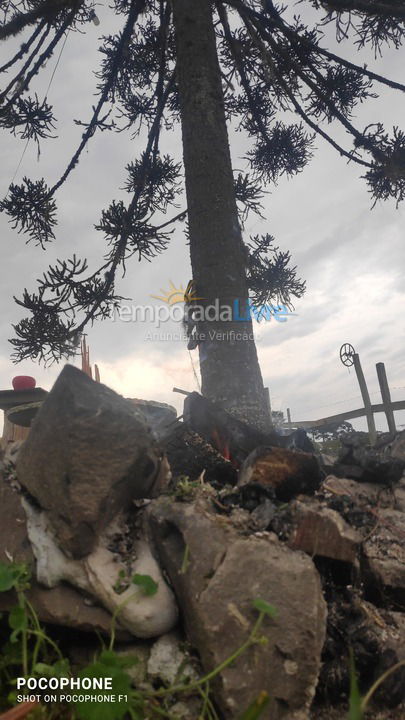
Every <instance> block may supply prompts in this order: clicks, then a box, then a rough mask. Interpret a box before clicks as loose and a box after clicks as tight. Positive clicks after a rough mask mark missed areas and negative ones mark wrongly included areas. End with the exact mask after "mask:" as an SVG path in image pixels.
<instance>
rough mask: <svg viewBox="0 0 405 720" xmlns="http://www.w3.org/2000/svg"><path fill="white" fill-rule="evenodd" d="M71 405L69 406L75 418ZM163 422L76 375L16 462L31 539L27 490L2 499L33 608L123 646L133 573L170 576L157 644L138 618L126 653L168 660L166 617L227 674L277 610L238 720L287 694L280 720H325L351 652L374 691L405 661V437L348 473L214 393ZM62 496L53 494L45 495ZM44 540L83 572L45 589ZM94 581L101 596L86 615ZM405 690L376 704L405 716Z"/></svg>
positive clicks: (60, 571)
mask: <svg viewBox="0 0 405 720" xmlns="http://www.w3.org/2000/svg"><path fill="white" fill-rule="evenodd" d="M84 382H85V390H86V392H85V393H84V392H83V388H82V386H83V383H84ZM62 389H63V393H62V394H63V395H64V396H66V397H69V398H70V401H69V404H66V403H65V404H63V405H62V406H61V405H60V403H58V397H59V396H60V394H61V392H62ZM79 390H81V391H80V392H79ZM58 393H59V395H58ZM86 398H87V399H86ZM85 400H86V408H87V409H88V412H87V411H86V412H85V413H84V412H83V402H84V401H85ZM158 411H159V412H158ZM153 413H154V415H156V413H157V414H158V416H159V418H158V421H159V422H158V427H155V428H154V427H153V424H154V418H153V417H148V420H149V423H148V424H149V426H152V427H149V428H148V427H147V424H145V421H144V419H142V417H143V416H142V410H141V408H140V403H139V401H137V403H136V407H135V409H134V406H133V404H132V405H131V406H129V405H127V404H126V401H123V399H122V398H119V397H118V396H115V394H111V391H108V392H107V389H106V388H104V387H103V386H101V385H100V384H98V383H93V382H92V381H91V380H90V379H86V380H85V381H84V380H83V378H82V376H81V374H80V373H79V371H76V370H73V369H70V370H65V371H64V373H63V374H62V375H61V379H60V380H59V384H58V385H57V386H56V388H55V390H52V391H51V393H50V394H49V396H48V399H47V401H46V402H45V403H44V405H43V407H42V408H41V410H40V413H39V418H38V421H36V422H35V425H34V427H33V428H32V431H31V434H30V436H29V439H28V440H27V441H25V444H24V445H23V446H22V449H21V452H20V456H19V458H18V459H17V474H19V478H18V479H19V481H20V483H21V485H22V487H24V488H25V492H26V493H27V492H28V490H29V492H30V493H31V494H32V496H33V497H34V498H36V503H37V504H36V505H35V504H33V503H31V506H32V507H31V506H30V512H29V518H28V526H30V527H28V535H27V520H24V517H25V515H24V512H26V511H24V510H23V509H22V506H21V500H22V499H24V498H22V494H21V492H20V490H19V487H20V486H19V485H18V483H16V482H15V478H14V480H13V482H10V481H7V478H6V477H4V479H3V481H2V482H1V483H0V500H1V504H0V521H1V522H0V536H1V534H2V526H4V528H5V527H6V524H7V523H6V521H5V518H8V519H10V518H18V523H17V522H16V523H15V524H13V523H14V521H13V523H11V526H10V521H9V527H8V529H7V532H6V531H5V530H4V528H3V541H1V538H0V551H1V547H2V546H3V545H4V547H7V548H8V550H9V551H11V553H12V555H13V557H17V558H18V557H20V556H21V559H22V560H25V561H26V562H28V564H29V566H30V567H31V568H32V569H33V572H35V568H36V569H37V583H36V584H35V586H34V588H33V597H32V600H33V603H34V605H35V606H36V607H37V611H38V612H39V615H40V617H41V619H43V620H44V621H46V622H51V623H53V624H55V623H56V624H59V625H62V626H64V627H66V626H70V627H75V628H78V629H80V630H84V629H85V630H89V629H97V630H99V631H101V632H102V633H104V634H108V632H109V623H110V614H111V612H112V610H113V608H114V606H115V604H116V603H117V602H122V599H123V595H124V597H125V593H126V592H128V580H129V578H130V577H131V576H132V574H133V572H134V571H136V572H138V573H139V572H141V573H143V574H151V575H152V576H153V577H154V576H155V574H157V573H160V574H158V575H156V576H157V577H159V578H160V579H159V587H160V588H161V589H162V590H164V596H163V597H161V599H160V600H159V604H157V605H156V608H155V610H154V620H153V627H151V626H150V624H148V625H147V626H146V625H145V618H140V617H139V614H138V610H139V608H138V607H133V608H131V606H128V614H127V616H126V617H125V618H124V621H125V623H124V625H123V627H121V629H120V632H121V633H122V635H121V637H122V638H123V639H124V638H125V637H126V638H128V636H129V637H132V638H133V637H134V636H135V638H142V637H152V635H155V637H156V636H157V637H159V640H158V641H156V642H159V641H160V639H161V638H164V637H167V635H164V634H163V635H162V632H164V630H163V631H162V625H161V618H162V616H163V615H164V616H165V618H166V619H165V625H164V628H165V629H166V632H167V630H168V629H170V628H172V627H174V626H176V623H177V614H178V613H179V616H180V618H181V620H180V624H177V626H176V627H177V631H179V632H180V635H181V636H182V637H184V635H185V636H186V638H187V639H188V641H189V642H190V643H191V645H192V647H194V648H195V649H196V650H197V652H198V655H199V657H200V659H201V661H202V665H203V667H204V671H205V672H207V671H210V670H212V669H213V665H212V663H213V662H214V660H215V662H216V664H218V663H220V662H221V661H222V660H223V658H224V652H225V649H224V643H225V645H226V651H227V652H228V651H229V653H230V652H232V651H233V650H234V649H235V647H237V646H238V643H239V641H240V643H243V642H244V640H245V639H246V637H245V636H246V628H248V627H250V625H251V623H252V622H254V620H255V616H254V612H253V611H252V598H254V597H263V598H264V599H265V600H267V601H269V602H271V603H272V604H275V605H276V606H277V607H278V609H279V618H278V619H277V620H275V621H274V622H273V623H272V624H271V625H269V627H268V628H266V633H267V631H268V635H267V640H268V643H267V647H266V649H265V650H264V651H263V652H264V653H265V656H264V658H263V662H262V663H261V664H260V667H258V666H257V663H255V662H253V658H252V657H250V656H249V657H246V658H244V659H241V660H240V661H239V664H238V665H237V666H236V667H235V668H234V667H232V668H231V669H230V670H229V672H224V673H223V674H222V675H221V684H219V685H218V688H216V689H214V693H216V694H215V699H216V701H217V704H218V706H219V708H220V710H221V714H220V715H219V716H220V717H221V718H224V719H225V718H226V720H228V718H232V720H233V718H234V717H235V703H236V704H237V707H245V706H247V705H248V703H249V702H250V701H251V699H252V697H254V696H257V694H258V693H259V692H260V689H263V688H264V687H266V688H267V687H270V684H271V685H272V687H273V685H274V683H276V690H275V691H274V692H275V700H274V702H273V704H272V706H271V713H270V714H269V715H268V716H265V720H267V718H270V717H271V719H272V720H284V718H290V717H296V715H295V714H294V713H296V712H299V713H301V714H300V715H299V717H300V718H301V717H302V718H305V720H308V718H309V717H314V716H312V715H310V712H315V713H317V712H318V710H319V717H323V715H322V712H323V710H322V708H323V707H325V706H328V704H329V706H330V704H336V703H340V702H341V701H344V700H345V699H347V690H348V652H349V648H350V647H352V648H353V651H354V656H355V659H356V667H357V670H358V672H359V680H360V685H361V689H362V690H366V689H368V687H369V686H370V684H371V683H372V682H373V680H375V679H376V678H377V677H378V676H379V674H381V672H383V671H384V669H386V668H387V667H388V666H392V665H394V664H395V663H396V662H398V661H401V660H403V659H404V658H405V643H404V636H405V620H404V619H405V612H404V611H405V533H404V519H405V482H404V479H403V477H402V471H401V473H400V470H401V469H403V468H404V467H405V462H404V460H405V434H404V433H402V434H399V435H398V436H397V437H395V438H391V439H390V441H389V442H388V441H387V442H384V443H383V444H381V447H379V448H374V449H373V450H371V449H369V448H367V447H363V443H362V442H361V440H362V438H361V436H360V437H354V438H350V439H349V441H347V439H345V444H344V446H343V448H342V453H341V455H340V457H339V459H338V460H336V462H334V461H333V460H331V459H329V460H328V461H327V462H328V465H326V463H325V461H324V460H323V459H322V456H321V455H319V453H317V452H315V450H314V447H313V446H312V444H311V442H310V441H309V439H308V438H307V436H306V435H305V433H303V432H302V431H300V432H297V433H295V434H292V435H291V436H290V437H280V436H278V435H276V434H275V433H270V434H264V433H258V431H257V430H255V429H252V428H250V427H249V426H247V425H245V424H244V423H242V422H241V421H239V420H235V419H234V418H233V417H231V416H230V415H228V413H226V412H225V411H224V410H222V408H219V407H218V406H217V405H215V404H214V403H211V402H209V401H208V400H206V399H205V398H202V397H201V396H200V395H198V394H197V393H192V394H191V395H189V396H188V397H187V398H186V403H185V412H184V420H183V421H182V422H181V421H180V420H179V419H173V412H172V411H171V410H170V408H167V407H165V408H163V406H162V407H161V408H155V407H153ZM93 418H96V420H95V421H94V420H93ZM50 420H52V422H51V421H50ZM128 422H130V427H129V426H128ZM67 438H68V445H69V452H66V445H67ZM134 441H136V442H134ZM148 459H149V461H150V462H149V463H148V462H147V460H148ZM152 466H153V467H152ZM347 468H348V470H347V472H346V474H345V472H344V470H346V469H347ZM169 470H170V471H171V474H172V479H171V480H170V479H169ZM3 474H4V473H3ZM67 474H68V477H69V485H68V487H67V486H66V477H67ZM400 475H401V476H400ZM89 478H91V482H89ZM45 480H46V481H47V482H48V483H51V482H52V493H50V492H49V493H48V494H46V495H44V493H43V484H44V481H45ZM123 483H124V484H125V486H126V488H127V490H128V491H130V492H129V494H127V492H125V493H124V492H123V488H122V485H123ZM49 487H51V485H49ZM76 487H78V488H80V489H81V490H83V491H86V492H87V495H86V492H85V493H84V494H83V492H82V491H80V492H76V491H75V490H74V489H75V488H76ZM27 489H28V490H27ZM40 491H41V492H42V494H41V492H40ZM89 493H90V495H89ZM37 496H38V497H37ZM145 498H148V499H145ZM28 499H29V498H28ZM62 500H63V501H64V502H65V505H64V508H65V509H64V513H63V519H64V524H63V525H62V526H61V525H60V522H59V516H60V513H61V502H62ZM67 500H68V501H69V502H67ZM24 502H25V505H23V507H26V504H27V496H25V501H24ZM112 503H113V505H114V508H115V509H114V517H113V518H112V522H111V521H110V516H109V515H108V514H106V508H107V507H108V508H110V509H111V507H112ZM62 504H63V503H62ZM3 508H4V518H3V519H2V513H3ZM100 509H101V514H100ZM39 516H41V517H42V519H43V518H44V517H45V518H46V521H47V522H46V524H47V530H46V532H45V531H44V523H42V524H41V522H40V520H41V517H39ZM89 527H91V529H92V532H91V533H90V534H89ZM52 528H54V529H53V531H52V533H51V537H48V531H49V529H52ZM39 531H40V532H41V533H42V534H41V538H40V539H41V541H42V540H46V541H47V542H49V541H52V543H53V544H52V548H54V551H53V554H54V555H55V556H56V554H57V553H58V552H59V551H62V552H63V553H67V554H69V552H70V558H71V559H70V560H69V559H68V561H66V558H65V559H63V558H61V556H60V552H59V557H60V558H61V559H63V563H62V565H59V566H58V567H54V568H53V569H52V571H53V579H52V578H47V579H46V578H45V579H46V581H47V582H48V585H47V586H46V587H44V585H43V580H44V576H43V575H42V584H41V576H40V575H38V566H39V565H41V557H40V554H39V556H38V557H37V555H38V543H36V545H37V547H36V546H35V534H36V533H37V534H38V532H39ZM31 541H32V542H31ZM93 542H94V543H95V544H94V546H93ZM41 547H43V545H42V546H41ZM58 548H59V550H58ZM34 556H35V557H34ZM185 559H187V562H186V560H185ZM2 560H4V558H2ZM42 560H43V559H42ZM105 560H108V563H107V565H106V564H105ZM43 565H44V563H43V562H42V567H43ZM106 567H107V569H108V573H109V574H108V577H107V576H106V575H105V572H104V570H103V572H101V570H102V568H104V569H105V568H106ZM78 570H80V577H82V576H83V572H84V573H85V575H86V578H87V580H86V582H87V585H86V588H87V589H86V602H85V601H84V600H83V597H84V595H83V589H82V587H80V586H79V585H78V583H77V582H76V581H75V573H76V572H77V571H78ZM55 573H56V574H57V578H56V580H55V577H56V576H55ZM119 573H120V574H119ZM118 577H119V578H120V582H119V583H118V584H117V578H118ZM60 579H61V580H62V584H60V582H59V580H60ZM51 580H52V582H51ZM63 581H65V582H64V583H63ZM67 583H68V584H67ZM114 583H115V584H114ZM107 587H108V588H112V589H111V591H109V592H108V593H107V592H106V588H107ZM88 596H90V597H92V598H93V605H89V604H88ZM2 609H6V608H2ZM147 610H148V613H149V610H150V608H149V607H148V608H147ZM160 636H161V637H160ZM152 642H153V641H152ZM322 648H323V650H322ZM253 667H255V668H256V670H255V671H254V672H253V671H252V668H253ZM266 668H267V669H266ZM268 668H271V677H270V676H269V675H268V673H269V670H268ZM286 668H287V669H286ZM318 678H319V679H318ZM402 680H403V677H402V675H401V674H399V675H398V676H397V675H394V676H393V677H392V678H391V679H390V682H389V683H387V684H386V683H384V684H383V686H382V687H381V689H380V691H379V694H378V696H377V697H376V702H377V703H380V705H381V707H382V708H388V707H391V706H395V707H396V708H397V710H398V708H399V706H400V704H401V703H402V702H403V701H404V699H405V698H404V695H405V686H404V683H403V682H402ZM256 691H257V692H256ZM276 691H277V693H276ZM315 692H316V701H315V706H314V707H315V710H314V708H312V709H311V710H310V706H311V703H312V698H313V696H314V694H315ZM397 710H396V711H395V712H397ZM269 712H270V711H269ZM195 716H196V714H194V716H192V717H195ZM315 717H317V715H316V714H315ZM342 717H344V713H343V712H342ZM382 717H384V718H385V719H386V720H388V716H386V715H385V716H382ZM339 720H341V719H340V718H339Z"/></svg>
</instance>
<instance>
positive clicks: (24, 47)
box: [0, 20, 46, 73]
mask: <svg viewBox="0 0 405 720" xmlns="http://www.w3.org/2000/svg"><path fill="white" fill-rule="evenodd" d="M45 25H46V20H41V22H40V23H38V25H37V27H36V28H35V30H34V32H33V33H32V35H31V37H29V38H28V40H27V41H26V42H25V43H23V44H22V45H21V47H20V49H19V51H18V52H17V53H16V54H15V55H14V57H12V58H11V60H9V61H8V62H7V63H5V65H2V66H1V67H0V73H3V72H6V70H8V69H9V68H10V67H12V65H15V63H16V62H18V61H19V60H22V58H23V57H24V55H25V54H26V53H27V52H28V50H29V49H30V47H31V45H32V44H33V43H34V42H35V40H36V38H37V37H38V35H39V33H40V32H41V31H42V30H43V28H44V27H45Z"/></svg>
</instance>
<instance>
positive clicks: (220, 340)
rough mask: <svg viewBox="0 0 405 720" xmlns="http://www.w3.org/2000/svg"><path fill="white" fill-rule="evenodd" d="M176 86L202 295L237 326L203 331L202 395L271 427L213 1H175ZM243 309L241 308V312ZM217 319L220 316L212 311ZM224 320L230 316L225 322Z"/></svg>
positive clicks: (204, 326)
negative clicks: (251, 309) (228, 310)
mask: <svg viewBox="0 0 405 720" xmlns="http://www.w3.org/2000/svg"><path fill="white" fill-rule="evenodd" d="M172 5H173V14H174V25H175V31H176V43H177V79H178V87H179V94H180V108H181V120H182V136H183V156H184V167H185V175H186V192H187V204H188V218H189V229H190V254H191V265H192V270H193V280H194V282H195V284H196V294H197V296H198V297H202V298H204V300H203V302H202V303H201V302H200V303H199V304H203V305H204V306H208V305H211V304H214V303H215V300H216V299H218V300H217V303H218V305H219V307H223V306H230V307H232V309H233V312H234V311H235V310H236V312H237V315H236V317H235V314H234V315H233V317H232V320H225V319H222V320H210V321H206V320H205V321H202V322H200V323H199V324H198V334H199V337H200V341H201V342H200V345H199V350H200V368H201V380H202V393H203V395H205V396H206V397H208V398H210V399H211V400H215V401H217V402H219V403H221V405H222V406H223V407H224V408H225V409H227V410H228V411H229V412H232V413H233V414H235V415H237V416H238V417H239V418H241V419H243V420H246V421H247V422H249V423H251V424H255V425H256V426H259V427H261V428H262V429H263V428H266V429H267V428H268V426H269V423H270V419H269V414H268V410H267V408H266V404H265V402H264V391H263V380H262V376H261V372H260V367H259V362H258V358H257V352H256V346H255V342H254V337H253V328H252V323H251V321H250V320H249V319H246V320H238V318H244V317H246V302H247V299H248V289H247V281H246V250H245V247H244V245H243V242H242V234H241V229H240V226H239V221H238V214H237V208H236V200H235V193H234V185H233V172H232V163H231V156H230V150H229V143H228V133H227V127H226V119H225V111H224V98H223V92H222V85H221V74H220V69H219V63H218V56H217V49H216V41H215V34H214V26H213V18H212V13H211V2H210V0H172ZM235 303H236V305H235ZM212 312H213V311H212ZM223 317H224V316H223Z"/></svg>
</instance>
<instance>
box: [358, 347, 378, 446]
mask: <svg viewBox="0 0 405 720" xmlns="http://www.w3.org/2000/svg"><path fill="white" fill-rule="evenodd" d="M353 362H354V369H355V371H356V375H357V380H358V381H359V385H360V392H361V397H362V398H363V403H364V410H365V411H366V418H367V427H368V436H369V439H370V445H375V442H376V440H377V432H376V429H375V422H374V415H373V411H372V409H371V401H370V395H369V394H368V389H367V385H366V381H365V378H364V374H363V370H362V367H361V364H360V358H359V356H358V354H357V353H355V354H354V355H353Z"/></svg>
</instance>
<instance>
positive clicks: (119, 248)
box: [71, 74, 175, 335]
mask: <svg viewBox="0 0 405 720" xmlns="http://www.w3.org/2000/svg"><path fill="white" fill-rule="evenodd" d="M174 78H175V76H174V74H173V75H172V77H171V78H170V80H169V81H168V83H167V85H166V88H165V90H164V92H163V94H162V97H161V99H160V101H159V103H158V106H157V108H156V114H155V118H154V121H153V124H152V127H151V129H150V131H149V134H148V142H147V145H146V149H145V152H144V155H143V161H142V165H143V167H142V173H141V177H140V179H139V183H138V187H137V188H136V190H135V192H134V195H133V197H132V200H131V202H130V204H129V206H128V209H127V212H126V218H127V219H126V221H125V222H124V226H123V229H122V232H121V236H120V238H119V241H118V243H117V244H116V246H115V248H114V251H113V254H112V256H111V258H110V263H109V267H108V270H107V272H106V274H105V278H106V279H105V286H104V289H103V293H102V294H101V295H100V297H99V298H97V300H96V302H95V303H94V304H93V307H92V308H91V310H90V311H89V312H88V313H86V315H85V317H84V319H83V320H82V322H81V323H80V324H79V325H78V326H77V327H75V329H74V331H72V333H71V334H72V335H73V334H76V333H81V332H82V331H83V329H84V328H85V327H86V325H87V324H88V323H89V322H92V321H93V318H94V316H95V315H96V313H97V311H98V308H99V307H100V305H101V303H102V302H103V299H104V298H105V297H107V296H108V294H109V292H110V291H111V289H112V288H113V286H114V281H115V274H116V271H117V268H118V266H119V265H120V264H122V263H124V262H125V250H126V247H127V242H128V235H129V223H130V222H131V217H132V216H133V213H134V211H135V209H136V206H137V204H138V201H139V198H140V196H141V193H142V190H143V185H144V182H145V177H146V171H147V167H148V162H149V161H150V158H151V157H152V155H153V153H154V147H155V146H156V138H158V137H159V135H160V126H161V120H162V117H163V112H164V109H165V106H166V102H167V99H168V97H169V95H170V93H171V91H172V89H173V85H174ZM158 82H159V80H158Z"/></svg>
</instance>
